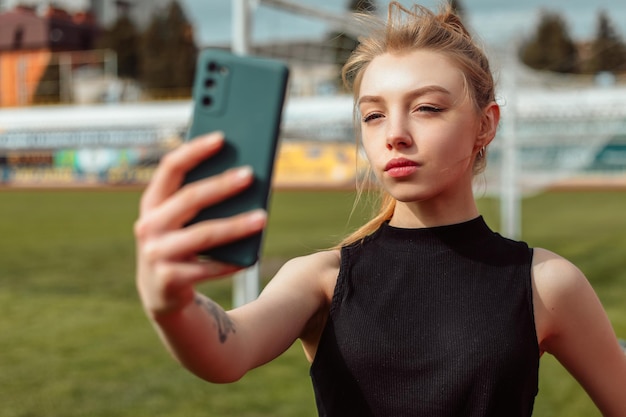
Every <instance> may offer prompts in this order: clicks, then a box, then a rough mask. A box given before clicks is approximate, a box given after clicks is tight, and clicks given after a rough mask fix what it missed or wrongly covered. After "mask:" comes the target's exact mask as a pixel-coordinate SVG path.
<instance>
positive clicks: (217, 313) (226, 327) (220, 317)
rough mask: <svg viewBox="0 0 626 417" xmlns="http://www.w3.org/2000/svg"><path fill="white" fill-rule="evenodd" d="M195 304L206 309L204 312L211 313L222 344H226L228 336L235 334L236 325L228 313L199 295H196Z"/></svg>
mask: <svg viewBox="0 0 626 417" xmlns="http://www.w3.org/2000/svg"><path fill="white" fill-rule="evenodd" d="M195 303H196V304H197V305H199V306H200V307H202V308H204V310H205V311H206V312H207V313H209V315H210V316H211V317H213V319H214V320H215V324H216V325H217V335H218V337H219V340H220V343H225V342H226V339H228V334H229V333H235V325H234V324H233V322H232V321H231V320H230V318H229V317H228V315H227V314H226V312H225V311H224V310H223V309H222V308H221V307H220V306H219V305H217V303H215V302H213V301H211V300H208V299H204V298H202V297H200V296H198V295H196V298H195Z"/></svg>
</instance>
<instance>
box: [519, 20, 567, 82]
mask: <svg viewBox="0 0 626 417" xmlns="http://www.w3.org/2000/svg"><path fill="white" fill-rule="evenodd" d="M519 55H520V58H521V60H522V62H523V63H525V64H526V65H528V66H529V67H531V68H535V69H538V70H546V71H554V72H561V73H576V72H578V71H579V66H578V50H577V48H576V45H575V44H574V42H573V41H572V39H571V38H570V36H569V33H568V30H567V25H566V24H565V21H564V20H563V19H562V18H561V16H559V15H558V14H556V13H550V12H544V13H542V16H541V19H540V22H539V25H538V26H537V30H536V33H535V35H534V36H533V37H532V38H531V39H530V40H528V41H526V42H525V43H524V44H523V45H522V46H521V48H520V51H519Z"/></svg>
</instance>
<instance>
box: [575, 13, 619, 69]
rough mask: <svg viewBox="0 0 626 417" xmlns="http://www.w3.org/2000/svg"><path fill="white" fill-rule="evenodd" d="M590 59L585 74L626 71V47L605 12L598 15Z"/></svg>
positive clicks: (586, 64)
mask: <svg viewBox="0 0 626 417" xmlns="http://www.w3.org/2000/svg"><path fill="white" fill-rule="evenodd" d="M589 52H590V56H589V59H588V60H587V61H586V62H585V65H584V68H585V72H589V73H592V74H595V73H598V72H603V71H606V72H612V73H617V72H622V71H626V46H625V45H624V43H623V42H622V40H621V38H620V36H619V35H618V34H617V32H616V31H615V29H614V27H613V25H612V24H611V22H610V20H609V17H608V15H607V14H606V12H605V11H601V12H600V13H599V15H598V26H597V32H596V38H595V39H594V41H593V42H592V44H591V49H590V51H589Z"/></svg>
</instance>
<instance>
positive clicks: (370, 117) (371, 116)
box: [361, 113, 383, 123]
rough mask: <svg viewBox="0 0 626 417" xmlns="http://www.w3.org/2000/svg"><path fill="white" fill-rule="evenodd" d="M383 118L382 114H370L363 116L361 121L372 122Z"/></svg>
mask: <svg viewBox="0 0 626 417" xmlns="http://www.w3.org/2000/svg"><path fill="white" fill-rule="evenodd" d="M381 117H383V114H382V113H370V114H366V115H365V116H363V118H362V119H361V120H362V122H363V123H367V122H371V121H372V120H376V119H380V118H381Z"/></svg>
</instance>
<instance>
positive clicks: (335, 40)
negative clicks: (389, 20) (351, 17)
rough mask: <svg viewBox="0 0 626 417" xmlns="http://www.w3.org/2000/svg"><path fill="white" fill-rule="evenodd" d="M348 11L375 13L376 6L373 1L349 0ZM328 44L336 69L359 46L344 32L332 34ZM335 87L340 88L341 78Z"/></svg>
mask: <svg viewBox="0 0 626 417" xmlns="http://www.w3.org/2000/svg"><path fill="white" fill-rule="evenodd" d="M348 10H349V11H350V12H352V13H376V11H377V10H378V6H377V5H376V1H375V0H350V3H349V4H348ZM328 44H329V46H330V47H331V48H332V49H333V51H334V60H335V64H336V65H337V67H338V68H341V67H343V64H345V62H346V61H347V60H348V58H349V57H350V54H351V53H352V51H354V50H355V49H356V47H357V45H358V44H359V41H358V39H356V37H355V36H353V35H349V34H346V33H344V32H332V33H330V34H329V35H328ZM337 85H338V86H341V85H342V81H341V76H340V77H339V78H338V79H337Z"/></svg>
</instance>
